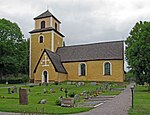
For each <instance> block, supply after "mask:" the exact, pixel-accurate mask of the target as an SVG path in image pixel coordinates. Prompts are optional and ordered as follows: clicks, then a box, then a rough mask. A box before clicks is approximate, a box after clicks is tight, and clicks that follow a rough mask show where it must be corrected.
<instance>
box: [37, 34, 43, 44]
mask: <svg viewBox="0 0 150 115" xmlns="http://www.w3.org/2000/svg"><path fill="white" fill-rule="evenodd" d="M40 36H43V42H42V43H44V35H41V34H40V35H39V37H38V43H40Z"/></svg>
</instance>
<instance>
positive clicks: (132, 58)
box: [125, 21, 150, 85]
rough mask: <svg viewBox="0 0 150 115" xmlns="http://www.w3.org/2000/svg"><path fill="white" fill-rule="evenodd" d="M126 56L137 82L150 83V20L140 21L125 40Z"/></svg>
mask: <svg viewBox="0 0 150 115" xmlns="http://www.w3.org/2000/svg"><path fill="white" fill-rule="evenodd" d="M125 43H126V45H127V47H126V58H127V62H128V65H129V67H130V68H131V69H132V71H133V73H134V76H135V77H136V82H137V83H138V84H144V82H147V83H148V84H149V85H150V22H142V21H140V22H138V23H136V25H135V26H134V27H133V29H132V30H131V32H130V35H129V37H128V38H127V40H126V41H125Z"/></svg>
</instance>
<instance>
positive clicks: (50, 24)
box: [50, 16, 52, 27]
mask: <svg viewBox="0 0 150 115" xmlns="http://www.w3.org/2000/svg"><path fill="white" fill-rule="evenodd" d="M50 27H52V16H51V17H50Z"/></svg>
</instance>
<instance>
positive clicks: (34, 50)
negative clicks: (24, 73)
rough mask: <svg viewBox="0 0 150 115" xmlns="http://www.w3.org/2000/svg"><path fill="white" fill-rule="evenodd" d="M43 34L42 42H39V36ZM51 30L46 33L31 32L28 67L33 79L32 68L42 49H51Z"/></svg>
mask: <svg viewBox="0 0 150 115" xmlns="http://www.w3.org/2000/svg"><path fill="white" fill-rule="evenodd" d="M40 35H43V36H44V43H39V36H40ZM51 36H52V35H51V32H48V33H44V32H43V33H37V34H31V50H30V53H31V67H30V71H31V72H30V73H31V75H30V78H31V79H33V77H34V76H33V71H34V68H35V66H36V64H37V62H38V60H39V58H40V56H41V54H42V52H43V50H44V48H46V49H49V50H51V41H52V40H51Z"/></svg>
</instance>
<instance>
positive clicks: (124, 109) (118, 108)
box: [72, 84, 131, 115]
mask: <svg viewBox="0 0 150 115" xmlns="http://www.w3.org/2000/svg"><path fill="white" fill-rule="evenodd" d="M130 86H131V84H130V85H129V86H128V87H127V88H126V89H125V90H124V91H123V92H122V93H120V94H119V95H118V96H116V97H115V98H113V99H112V100H109V101H107V102H106V103H104V104H102V105H100V106H98V107H97V108H95V109H92V110H90V111H88V112H83V113H78V114H72V115H128V110H129V108H130V106H131V91H130Z"/></svg>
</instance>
